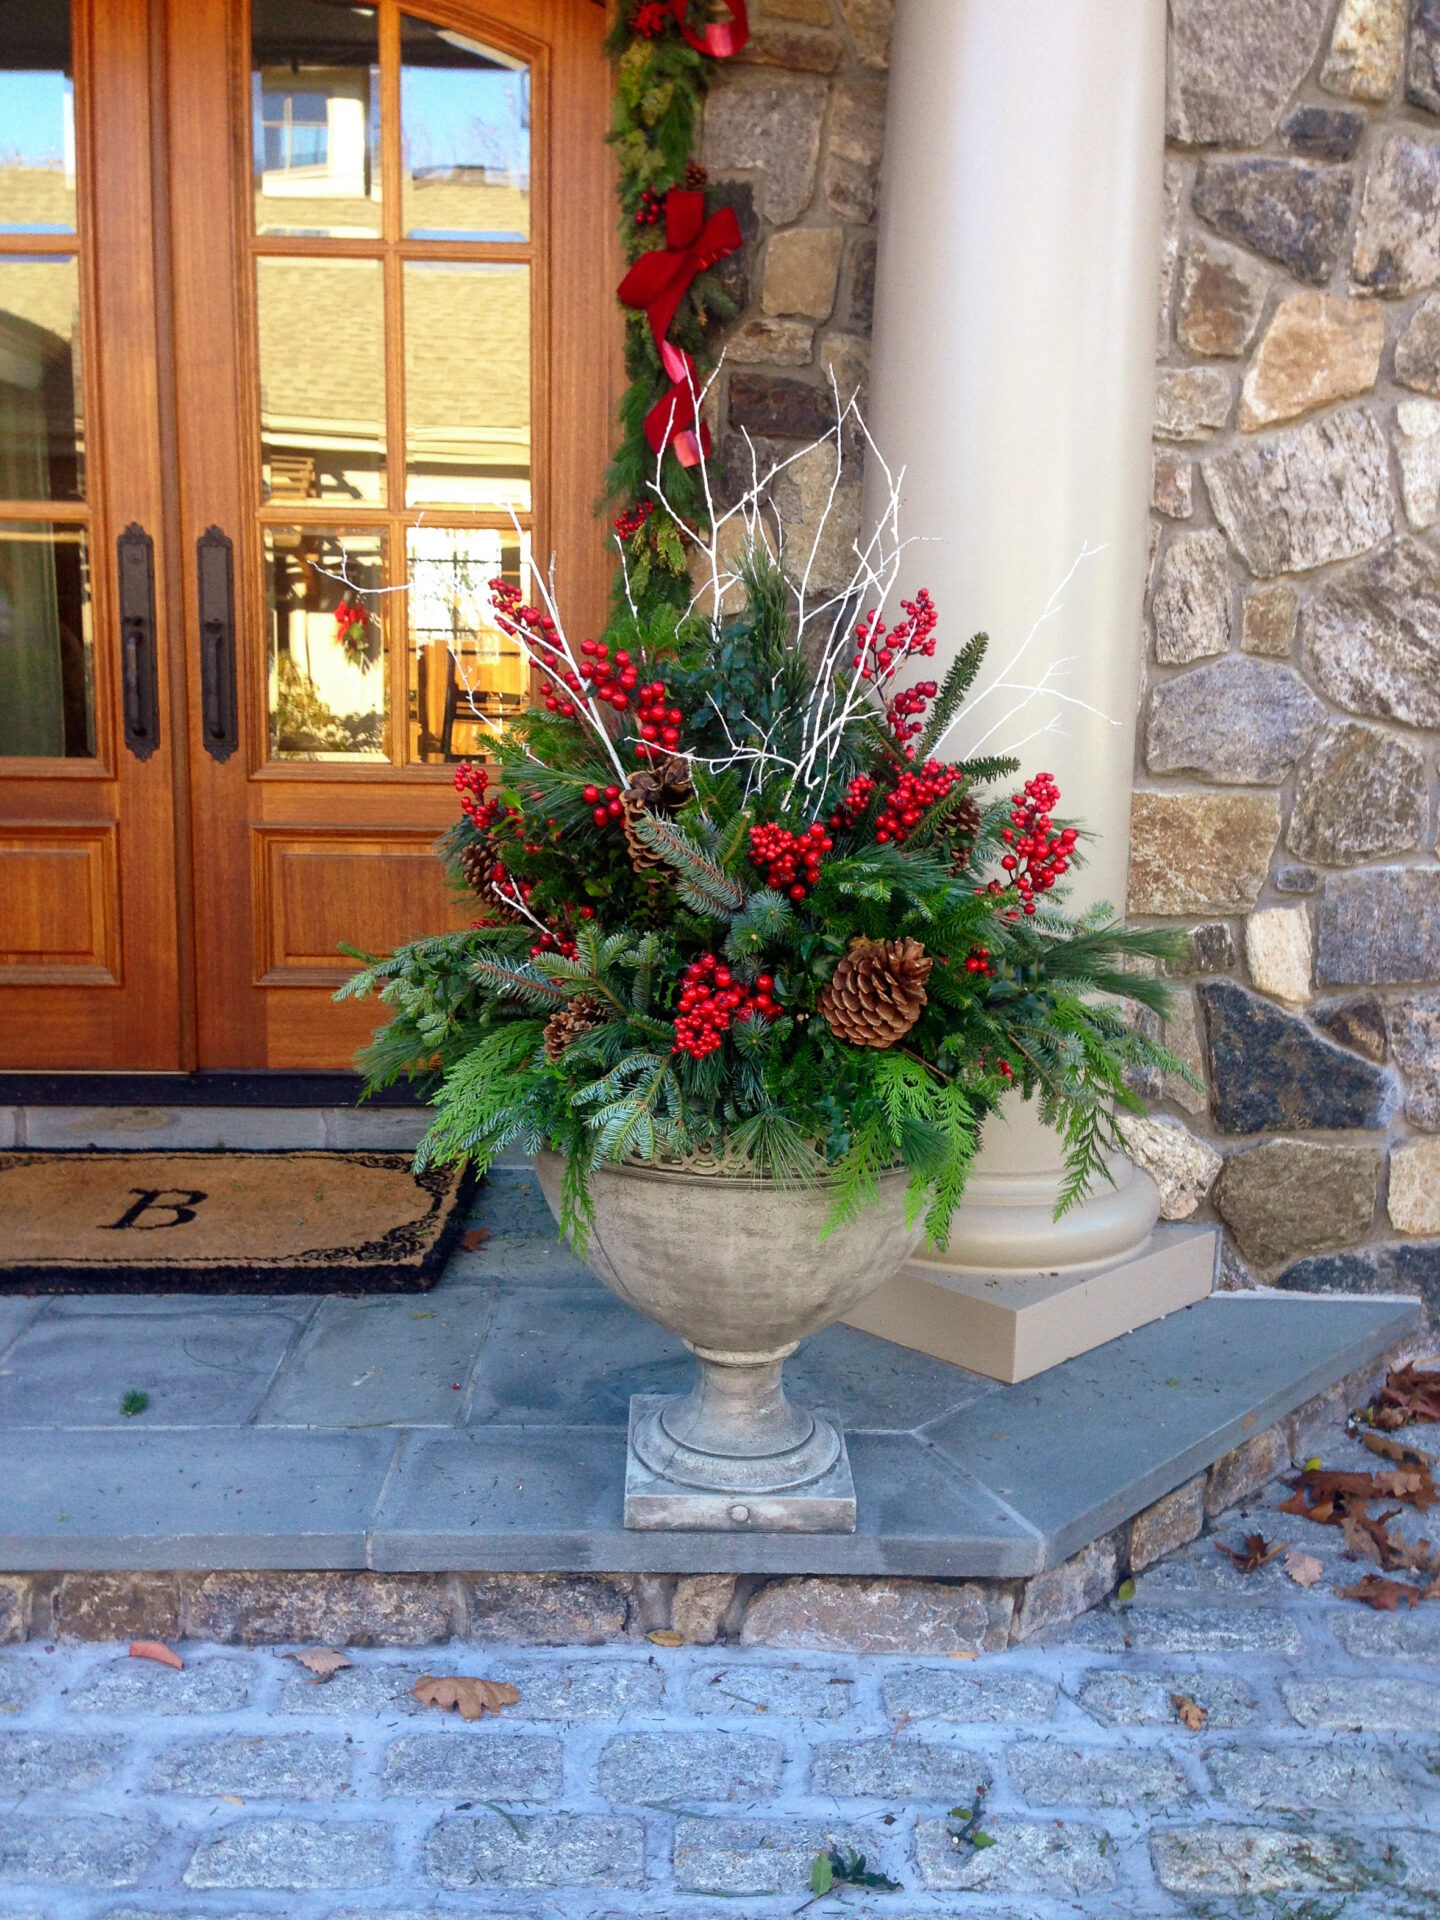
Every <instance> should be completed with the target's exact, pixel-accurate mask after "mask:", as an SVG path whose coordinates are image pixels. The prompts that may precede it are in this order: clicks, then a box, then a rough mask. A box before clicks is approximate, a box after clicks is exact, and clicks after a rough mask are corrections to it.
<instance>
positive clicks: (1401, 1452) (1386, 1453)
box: [1360, 1433, 1435, 1467]
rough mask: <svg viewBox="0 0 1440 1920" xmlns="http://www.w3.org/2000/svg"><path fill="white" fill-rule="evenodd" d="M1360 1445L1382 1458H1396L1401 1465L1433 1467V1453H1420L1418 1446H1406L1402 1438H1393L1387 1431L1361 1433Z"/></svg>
mask: <svg viewBox="0 0 1440 1920" xmlns="http://www.w3.org/2000/svg"><path fill="white" fill-rule="evenodd" d="M1360 1444H1361V1446H1362V1447H1366V1448H1368V1449H1369V1451H1370V1452H1371V1453H1378V1454H1379V1455H1380V1457H1381V1459H1382V1460H1396V1461H1398V1462H1399V1464H1400V1465H1401V1466H1402V1467H1433V1466H1434V1464H1435V1456H1434V1454H1433V1453H1422V1452H1421V1450H1420V1448H1419V1447H1409V1446H1406V1444H1405V1442H1404V1441H1403V1440H1396V1439H1393V1438H1392V1437H1391V1436H1390V1435H1389V1434H1388V1433H1362V1434H1361V1436H1360Z"/></svg>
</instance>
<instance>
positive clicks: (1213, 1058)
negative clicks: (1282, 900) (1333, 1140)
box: [1200, 874, 1440, 1133]
mask: <svg viewBox="0 0 1440 1920" xmlns="http://www.w3.org/2000/svg"><path fill="white" fill-rule="evenodd" d="M1436 878H1437V880H1440V874H1437V875H1436ZM1200 998H1201V1001H1202V1003H1203V1004H1204V1008H1205V1022H1206V1034H1207V1040H1208V1050H1209V1056H1210V1082H1211V1087H1212V1090H1213V1102H1214V1114H1215V1124H1216V1125H1217V1127H1219V1129H1220V1131H1221V1132H1222V1133H1262V1132H1266V1131H1268V1130H1271V1129H1275V1128H1296V1127H1316V1128H1339V1127H1368V1128H1380V1127H1384V1126H1387V1125H1388V1124H1389V1122H1390V1120H1391V1119H1392V1118H1393V1117H1394V1114H1395V1111H1396V1109H1397V1108H1398V1107H1399V1105H1400V1089H1399V1084H1398V1082H1397V1081H1396V1078H1395V1075H1394V1074H1393V1073H1391V1072H1388V1071H1387V1070H1386V1069H1385V1068H1383V1067H1379V1066H1374V1065H1372V1064H1371V1063H1370V1062H1369V1061H1366V1060H1358V1059H1357V1058H1356V1057H1355V1055H1354V1054H1353V1053H1349V1052H1347V1051H1346V1049H1345V1048H1344V1047H1337V1046H1336V1045H1335V1043H1334V1042H1333V1041H1332V1040H1327V1039H1325V1038H1323V1037H1322V1036H1321V1035H1320V1034H1318V1033H1316V1032H1315V1031H1314V1029H1313V1028H1312V1027H1310V1026H1308V1025H1307V1024H1306V1022H1305V1021H1304V1020H1302V1019H1301V1018H1300V1017H1299V1016H1298V1015H1297V1014H1293V1013H1284V1012H1282V1011H1281V1010H1280V1008H1279V1007H1277V1006H1274V1005H1273V1004H1272V1003H1271V1002H1270V1001H1268V1000H1262V999H1261V998H1260V996H1259V995H1258V994H1255V993H1251V992H1249V991H1248V990H1247V989H1246V988H1244V987H1241V986H1237V985H1236V983H1235V982H1234V981H1233V980H1203V981H1201V983H1200Z"/></svg>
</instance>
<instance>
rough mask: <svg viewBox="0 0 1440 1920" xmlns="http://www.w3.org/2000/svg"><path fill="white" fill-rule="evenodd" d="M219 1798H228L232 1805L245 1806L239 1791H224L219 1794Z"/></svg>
mask: <svg viewBox="0 0 1440 1920" xmlns="http://www.w3.org/2000/svg"><path fill="white" fill-rule="evenodd" d="M219 1798H220V1799H222V1800H228V1801H229V1802H230V1804H231V1806H232V1807H243V1806H244V1804H245V1802H244V1801H243V1800H242V1799H241V1798H240V1796H239V1794H238V1793H222V1794H221V1795H220V1796H219Z"/></svg>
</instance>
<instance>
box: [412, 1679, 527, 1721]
mask: <svg viewBox="0 0 1440 1920" xmlns="http://www.w3.org/2000/svg"><path fill="white" fill-rule="evenodd" d="M410 1691H411V1692H412V1693H413V1694H414V1696H415V1698H416V1699H417V1700H418V1701H419V1702H420V1704H421V1706H422V1707H446V1708H449V1707H454V1708H456V1709H458V1711H459V1714H460V1718H461V1719H462V1720H483V1719H484V1718H485V1715H486V1714H487V1713H499V1711H500V1709H501V1708H502V1707H513V1706H514V1705H515V1703H516V1701H517V1700H518V1699H519V1698H520V1689H519V1688H518V1687H512V1686H511V1685H510V1683H509V1681H508V1680H477V1679H475V1678H474V1677H473V1676H472V1675H470V1674H464V1673H461V1674H453V1675H452V1674H434V1673H422V1674H421V1676H420V1678H419V1679H418V1680H417V1681H416V1682H415V1685H414V1686H413V1687H412V1688H411V1689H410Z"/></svg>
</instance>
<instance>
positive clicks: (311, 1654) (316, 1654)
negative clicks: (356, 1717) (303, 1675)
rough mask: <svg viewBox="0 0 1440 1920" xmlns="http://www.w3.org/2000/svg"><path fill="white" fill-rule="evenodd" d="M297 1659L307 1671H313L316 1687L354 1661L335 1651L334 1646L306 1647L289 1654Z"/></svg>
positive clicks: (293, 1658) (351, 1664)
mask: <svg viewBox="0 0 1440 1920" xmlns="http://www.w3.org/2000/svg"><path fill="white" fill-rule="evenodd" d="M290 1658H291V1659H292V1660H298V1661H299V1662H300V1665H301V1666H302V1667H304V1668H305V1670H306V1672H307V1673H313V1674H314V1676H315V1684H316V1686H317V1687H318V1686H319V1685H320V1684H321V1682H322V1681H325V1680H331V1679H333V1678H334V1677H335V1675H336V1674H337V1673H340V1672H342V1671H343V1669H344V1668H346V1667H352V1666H354V1664H355V1663H354V1661H353V1660H350V1659H348V1658H347V1657H346V1656H345V1655H344V1654H343V1653H337V1652H336V1650H335V1648H334V1647H306V1648H304V1649H303V1650H302V1651H301V1652H299V1653H292V1654H291V1655H290Z"/></svg>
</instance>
